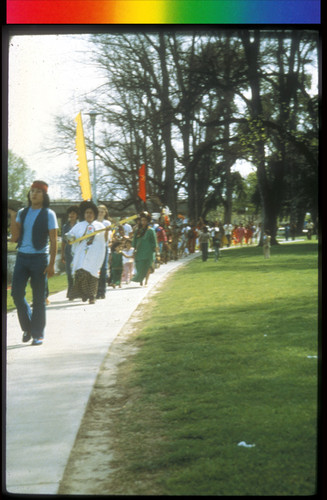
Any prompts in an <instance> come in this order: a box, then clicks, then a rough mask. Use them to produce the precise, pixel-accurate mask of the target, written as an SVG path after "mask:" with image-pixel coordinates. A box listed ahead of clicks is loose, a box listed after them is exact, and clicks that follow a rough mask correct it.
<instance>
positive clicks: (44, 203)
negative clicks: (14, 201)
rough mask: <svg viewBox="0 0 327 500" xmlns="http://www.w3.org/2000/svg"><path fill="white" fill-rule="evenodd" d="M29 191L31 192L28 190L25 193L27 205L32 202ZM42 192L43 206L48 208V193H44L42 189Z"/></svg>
mask: <svg viewBox="0 0 327 500" xmlns="http://www.w3.org/2000/svg"><path fill="white" fill-rule="evenodd" d="M30 192H31V190H29V192H28V193H27V202H28V206H29V207H30V206H31V205H32V202H31V199H30ZM42 194H43V208H49V206H50V198H49V195H48V193H45V192H44V191H42Z"/></svg>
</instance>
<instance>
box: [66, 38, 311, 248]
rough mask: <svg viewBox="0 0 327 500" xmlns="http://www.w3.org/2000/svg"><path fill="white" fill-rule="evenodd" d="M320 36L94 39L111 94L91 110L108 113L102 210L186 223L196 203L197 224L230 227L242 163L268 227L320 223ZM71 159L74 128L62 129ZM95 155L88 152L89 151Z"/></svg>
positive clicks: (100, 131)
mask: <svg viewBox="0 0 327 500" xmlns="http://www.w3.org/2000/svg"><path fill="white" fill-rule="evenodd" d="M318 41H319V40H318V32H316V31H314V30H296V29H294V30H271V31H268V30H264V29H263V30H249V29H239V30H234V29H229V30H227V29H226V30H219V29H215V30H210V31H207V32H205V31H203V32H202V31H199V30H190V31H188V32H178V31H173V30H172V31H159V32H152V31H149V32H144V33H128V32H126V33H124V32H122V33H114V34H96V35H90V44H91V46H92V48H91V51H90V63H89V64H90V65H95V66H96V67H97V68H101V71H102V72H103V73H104V74H105V75H106V83H105V85H102V86H101V87H100V88H97V89H94V92H92V94H91V95H89V96H88V98H87V99H86V101H85V103H84V106H85V107H87V108H89V109H90V108H92V110H94V111H96V112H97V113H99V116H98V120H99V122H98V123H99V125H98V126H97V138H96V155H97V164H98V168H99V169H100V171H101V174H100V175H101V186H100V188H99V194H98V197H99V196H100V197H101V199H104V200H109V201H110V199H113V198H114V199H116V200H117V199H120V200H121V202H122V206H130V205H131V206H132V205H133V206H134V207H135V208H136V209H140V208H142V203H143V202H141V200H139V199H138V196H137V179H138V169H139V167H140V165H141V164H142V163H145V164H146V166H147V194H148V202H149V203H151V206H152V207H154V208H158V209H159V208H160V207H161V206H166V205H168V206H169V208H170V210H171V211H172V213H173V215H176V214H177V201H178V199H186V200H187V203H188V214H187V215H188V216H189V217H190V218H191V219H194V220H196V219H197V218H198V217H200V216H202V217H204V218H205V217H206V215H207V214H208V213H209V212H210V211H211V210H214V209H215V208H216V207H217V206H223V207H224V222H230V221H231V214H232V203H233V195H234V194H235V193H237V192H239V191H237V190H239V189H240V182H239V174H238V173H237V172H235V171H234V169H233V166H235V164H236V162H237V161H238V160H240V159H243V160H246V161H248V162H249V163H251V165H253V166H254V167H255V169H256V172H257V175H256V180H257V193H258V195H259V200H260V205H261V213H262V218H263V225H264V227H265V229H269V230H270V231H271V234H272V238H273V240H274V238H275V235H276V231H277V218H278V217H279V216H280V215H281V214H287V215H288V216H289V217H290V218H291V220H293V221H294V222H295V223H298V224H300V223H301V219H303V216H304V214H305V212H306V211H309V212H311V214H312V217H313V218H315V217H316V216H317V182H318V180H317V177H318V125H319V121H318V117H319V115H318V102H319V101H318V95H317V91H315V89H312V85H311V84H312V74H313V73H315V72H317V68H316V66H317V59H318ZM58 130H59V131H60V133H61V135H62V137H63V142H62V147H66V148H71V145H72V139H73V135H74V123H73V119H72V118H70V119H67V118H65V117H62V118H60V119H58ZM88 145H89V146H90V143H89V144H88Z"/></svg>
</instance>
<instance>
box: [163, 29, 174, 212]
mask: <svg viewBox="0 0 327 500" xmlns="http://www.w3.org/2000/svg"><path fill="white" fill-rule="evenodd" d="M159 42H160V44H159V57H160V66H161V72H162V99H161V113H162V138H163V142H164V145H165V152H166V176H165V201H166V203H167V205H168V207H169V208H170V210H171V212H172V214H173V217H176V216H177V199H176V191H175V161H174V149H173V147H172V142H171V127H172V113H173V110H172V106H171V103H170V101H169V74H168V69H167V60H166V58H167V55H166V41H165V35H164V33H163V32H160V34H159Z"/></svg>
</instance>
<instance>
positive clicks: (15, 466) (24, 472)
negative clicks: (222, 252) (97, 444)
mask: <svg viewBox="0 0 327 500" xmlns="http://www.w3.org/2000/svg"><path fill="white" fill-rule="evenodd" d="M198 255H199V253H196V254H193V255H192V256H189V257H186V258H184V259H181V260H179V261H176V262H169V263H168V264H165V265H161V266H160V268H159V269H157V270H156V271H155V273H154V274H151V275H150V278H149V284H148V286H147V287H140V286H139V285H138V284H137V283H130V284H129V285H123V287H122V288H121V289H115V290H113V289H112V288H110V289H109V288H108V290H107V295H106V298H105V299H104V300H98V301H97V302H96V304H95V305H90V304H88V303H83V302H82V301H80V300H75V301H73V302H68V300H67V299H66V291H64V292H60V293H57V294H55V295H51V297H50V300H51V304H50V305H49V306H47V327H46V334H45V341H44V343H43V345H41V346H31V343H30V342H29V343H28V344H23V343H22V341H21V339H22V332H21V330H20V326H19V323H18V319H17V313H16V311H13V312H10V313H8V314H7V387H6V397H7V399H6V402H7V408H6V490H7V491H8V492H10V493H25V494H26V493H27V494H56V493H57V491H58V487H59V482H60V480H61V478H62V475H63V472H64V469H65V466H66V463H67V460H68V458H69V454H70V451H71V449H72V447H73V445H74V441H75V438H76V435H77V432H78V429H79V427H80V423H81V421H82V418H83V415H84V411H85V409H86V406H87V402H88V399H89V397H90V394H91V392H92V388H93V385H94V383H95V380H96V377H97V374H98V371H99V369H100V367H101V364H102V362H103V360H104V358H105V356H106V354H107V352H108V349H109V347H110V345H111V344H112V342H113V341H114V339H115V338H116V336H117V335H118V333H119V332H120V330H121V329H122V327H123V326H124V324H125V323H126V322H127V321H128V319H129V317H130V316H131V314H132V313H133V312H134V310H135V309H136V308H137V306H138V305H139V304H140V303H141V302H142V300H143V299H144V298H145V297H146V295H148V294H149V292H151V290H153V289H154V288H155V287H156V285H157V284H158V283H159V282H161V281H162V280H163V279H164V278H165V277H167V276H168V274H170V273H171V272H173V271H175V270H176V269H178V268H179V267H180V266H181V265H183V264H185V263H187V262H188V261H190V260H191V259H192V258H194V257H197V256H198ZM50 290H51V281H50Z"/></svg>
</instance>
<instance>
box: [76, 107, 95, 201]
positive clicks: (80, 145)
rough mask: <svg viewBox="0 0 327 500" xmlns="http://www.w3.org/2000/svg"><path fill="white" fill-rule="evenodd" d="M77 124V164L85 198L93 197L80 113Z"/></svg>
mask: <svg viewBox="0 0 327 500" xmlns="http://www.w3.org/2000/svg"><path fill="white" fill-rule="evenodd" d="M75 122H76V123H77V126H76V151H77V164H78V172H79V183H80V185H81V191H82V198H83V200H91V199H92V191H91V183H90V174H89V169H88V166H87V158H86V147H85V139H84V132H83V124H82V115H81V113H78V115H77V116H76V118H75Z"/></svg>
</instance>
